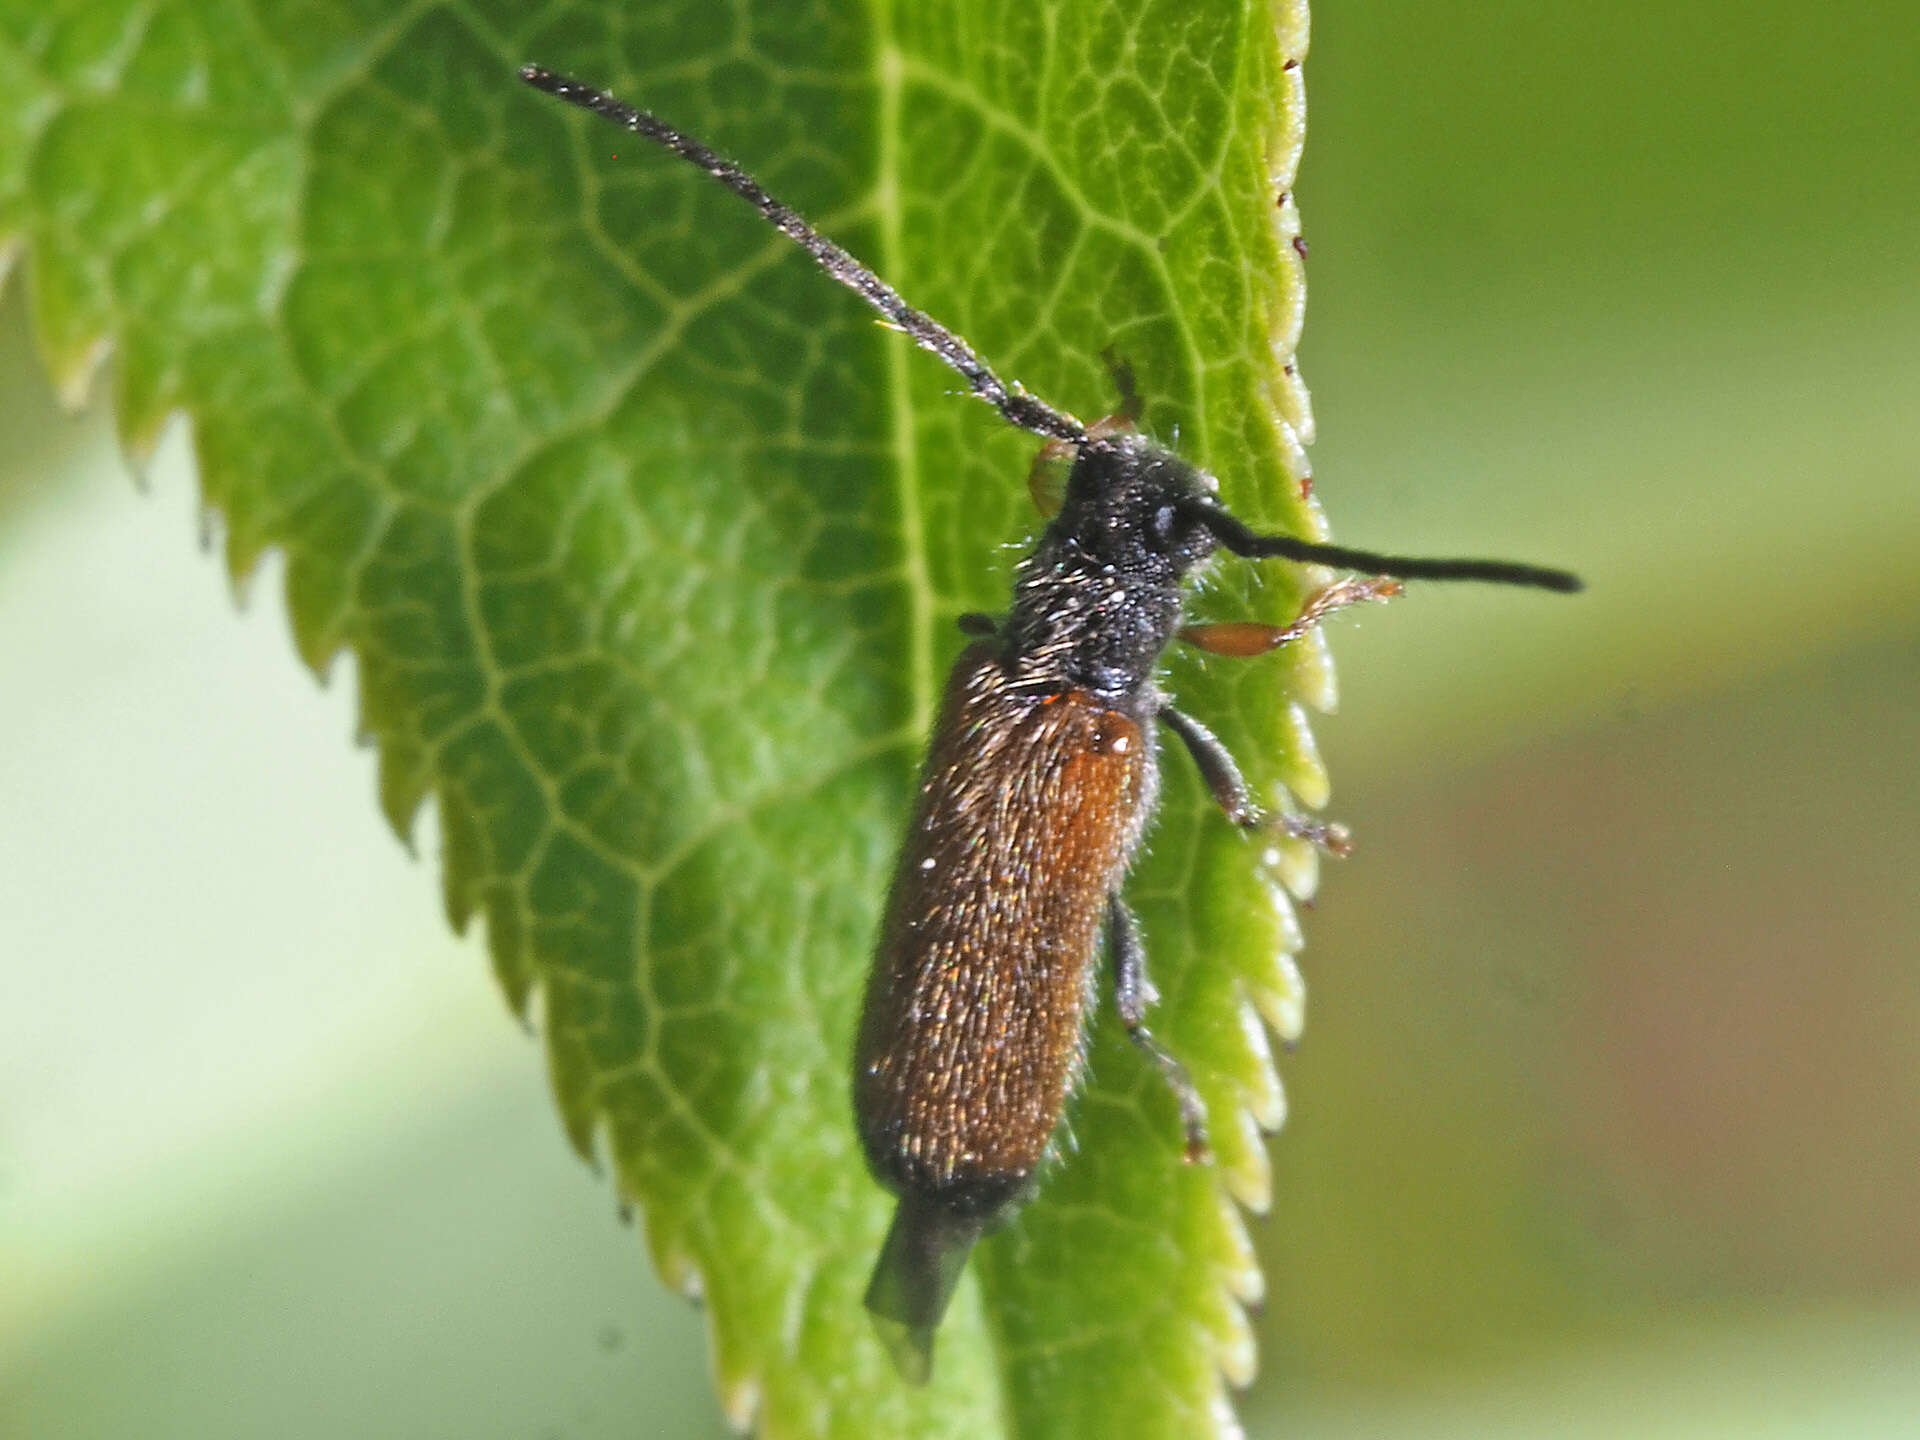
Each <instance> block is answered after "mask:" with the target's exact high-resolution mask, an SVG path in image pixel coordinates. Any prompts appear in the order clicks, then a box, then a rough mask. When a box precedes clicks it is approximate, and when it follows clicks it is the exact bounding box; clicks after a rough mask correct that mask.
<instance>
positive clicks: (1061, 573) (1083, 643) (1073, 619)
mask: <svg viewBox="0 0 1920 1440" xmlns="http://www.w3.org/2000/svg"><path fill="white" fill-rule="evenodd" d="M1212 490H1213V481H1212V478H1211V477H1210V476H1208V475H1206V474H1204V473H1203V472H1201V471H1199V470H1196V469H1195V468H1194V467H1193V466H1191V465H1189V464H1187V463H1186V462H1185V461H1183V460H1181V459H1180V458H1179V457H1178V456H1176V455H1174V454H1173V453H1172V452H1171V451H1169V450H1167V449H1165V448H1163V447H1161V446H1159V445H1156V444H1154V443H1153V442H1152V441H1149V440H1147V439H1145V438H1144V437H1142V436H1138V435H1121V436H1112V437H1107V438H1103V439H1099V440H1092V441H1088V442H1087V443H1086V444H1084V445H1082V446H1081V447H1080V453H1079V454H1078V456H1077V457H1076V458H1075V460H1074V462H1073V470H1072V473H1071V475H1070V476H1069V477H1068V480H1067V494H1066V501H1065V503H1064V504H1063V505H1062V506H1061V509H1060V513H1059V514H1058V515H1057V516H1055V517H1054V519H1053V521H1052V523H1051V524H1049V525H1048V526H1047V529H1046V532H1045V533H1044V534H1042V535H1041V537H1040V543H1039V544H1038V545H1037V546H1035V547H1034V551H1033V553H1032V554H1031V555H1029V556H1028V557H1027V558H1026V559H1025V560H1023V561H1021V562H1020V568H1019V570H1018V571H1017V572H1016V573H1015V576H1014V586H1013V605H1012V608H1011V610H1010V611H1009V613H1008V616H1007V624H1006V628H1005V630H1004V632H1003V635H1004V642H1003V643H1004V645H1005V652H1004V657H1005V663H1006V666H1007V668H1008V670H1009V672H1010V673H1011V674H1012V676H1013V678H1014V680H1015V683H1016V684H1018V685H1020V686H1021V687H1022V688H1025V687H1027V686H1029V685H1030V686H1032V687H1033V689H1034V690H1035V691H1036V693H1046V694H1054V693H1058V692H1060V691H1064V690H1085V691H1088V692H1090V693H1092V694H1094V695H1098V696H1101V697H1104V698H1107V699H1110V700H1112V701H1114V702H1115V703H1116V704H1118V703H1120V702H1123V701H1125V700H1127V699H1129V698H1131V697H1134V696H1136V695H1138V694H1140V693H1141V692H1142V691H1143V690H1144V689H1145V688H1146V687H1148V686H1149V685H1150V683H1151V680H1152V676H1153V668H1154V665H1155V664H1156V663H1157V662H1158V660H1159V658H1160V654H1161V652H1162V651H1163V650H1165V649H1166V648H1167V645H1168V643H1169V642H1170V641H1171V640H1172V639H1173V635H1174V631H1175V630H1176V629H1178V628H1179V625H1180V609H1181V588H1182V586H1183V584H1184V582H1185V581H1186V579H1187V577H1188V576H1189V575H1191V574H1192V573H1193V571H1194V569H1195V568H1196V567H1197V566H1199V565H1200V564H1202V563H1203V562H1204V561H1205V560H1206V559H1207V557H1208V556H1210V555H1211V554H1212V553H1213V550H1214V540H1213V537H1212V536H1211V535H1210V534H1209V533H1208V532H1207V531H1206V529H1205V528H1204V527H1202V526H1201V525H1199V524H1198V523H1197V522H1195V521H1194V520H1193V518H1192V513H1191V508H1190V507H1191V504H1192V502H1193V501H1194V500H1197V499H1205V498H1207V497H1209V496H1210V495H1211V494H1212Z"/></svg>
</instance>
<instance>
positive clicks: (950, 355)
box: [520, 65, 1087, 445]
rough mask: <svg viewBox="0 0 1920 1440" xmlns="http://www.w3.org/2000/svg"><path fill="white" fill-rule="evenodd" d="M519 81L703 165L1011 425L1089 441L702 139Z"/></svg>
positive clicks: (556, 86)
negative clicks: (965, 384) (910, 303)
mask: <svg viewBox="0 0 1920 1440" xmlns="http://www.w3.org/2000/svg"><path fill="white" fill-rule="evenodd" d="M520 78H521V79H522V80H524V81H526V82H527V84H529V85H531V86H533V87H534V89H536V90H544V91H546V92H547V94H549V95H553V96H556V97H557V98H559V99H561V100H565V101H567V102H568V103H569V104H572V105H578V106H579V107H580V108H581V109H583V110H591V111H593V113H594V114H596V115H601V116H604V117H605V118H607V119H608V120H611V121H613V123H614V124H616V125H619V126H621V127H622V128H624V129H627V130H631V131H632V132H633V133H634V134H636V135H639V136H643V137H644V138H646V139H648V140H651V141H653V142H654V143H655V144H657V145H660V146H663V147H665V148H666V149H668V150H671V151H672V152H673V153H674V154H676V155H678V156H679V157H680V158H681V159H682V160H685V161H687V162H688V163H689V164H692V165H697V166H699V167H700V168H701V169H702V170H704V171H706V172H707V174H709V175H711V176H712V177H713V178H714V179H716V180H718V181H719V182H720V183H721V184H722V185H724V186H726V187H727V189H729V190H731V191H732V192H733V193H734V194H736V195H738V196H739V197H740V198H741V199H742V200H745V201H746V202H747V203H748V204H749V205H751V206H753V208H754V209H756V210H758V211H759V212H760V213H761V214H762V215H764V216H766V217H767V219H768V221H770V222H771V223H772V224H773V226H774V228H775V229H777V230H779V231H780V232H781V234H783V235H785V236H786V237H787V238H788V239H790V240H792V241H793V242H794V243H795V244H796V245H798V246H800V248H801V249H803V250H805V251H806V252H807V253H808V254H809V255H811V256H813V258H814V260H815V261H816V262H817V263H818V264H819V266H820V268H821V269H822V270H824V271H826V272H827V274H829V275H831V276H832V277H833V278H834V279H836V280H838V281H839V282H840V283H841V284H842V285H844V286H846V287H847V288H848V289H849V290H851V291H853V292H854V293H855V294H856V295H858V296H859V297H860V298H861V299H862V300H864V301H866V302H867V304H869V305H871V306H872V307H873V308H874V309H876V310H878V311H879V312H880V313H881V314H882V315H884V316H886V318H887V319H888V320H890V321H891V322H892V323H893V324H894V325H895V326H897V327H898V328H899V329H901V330H903V331H905V332H906V334H907V335H908V337H909V338H911V339H912V340H913V342H914V343H915V344H916V345H918V346H920V348H921V349H923V350H931V351H932V352H933V353H934V354H935V355H938V356H939V357H940V358H941V359H942V360H944V361H946V363H947V364H948V365H950V366H952V367H953V369H954V370H956V371H958V372H959V374H960V376H961V378H962V379H964V380H965V381H966V382H967V384H968V385H969V386H971V387H972V389H973V393H974V394H976V395H978V396H979V397H980V398H981V399H982V400H985V401H986V402H987V403H988V404H989V405H991V406H993V408H994V409H996V410H998V411H999V412H1000V413H1001V415H1002V416H1004V417H1005V418H1006V420H1007V423H1008V424H1010V425H1017V426H1019V427H1020V428H1021V429H1022V430H1030V431H1032V432H1033V433H1034V434H1035V435H1044V436H1047V437H1048V438H1049V439H1053V440H1064V441H1066V442H1067V443H1068V444H1069V445H1081V444H1084V443H1085V442H1086V439H1087V430H1086V427H1085V426H1084V425H1082V424H1081V423H1080V422H1079V421H1078V420H1076V419H1074V418H1073V416H1071V415H1068V414H1065V413H1063V412H1062V411H1059V410H1056V409H1054V408H1053V407H1052V406H1051V405H1049V404H1047V403H1046V401H1044V400H1041V399H1039V398H1037V397H1036V396H1033V395H1029V394H1028V393H1027V392H1026V391H1025V390H1023V389H1021V388H1020V386H1019V385H1018V384H1017V383H1016V384H1012V385H1009V384H1007V383H1006V382H1005V381H1004V380H1002V379H1001V378H1000V377H999V376H998V375H996V374H994V373H993V371H992V370H990V369H988V368H987V364H986V362H985V361H983V360H982V359H981V358H980V357H979V356H978V355H976V354H974V353H973V347H972V346H971V345H969V344H967V342H966V341H964V340H962V339H961V338H960V337H959V336H958V335H956V334H954V333H953V332H952V331H951V330H949V329H947V328H946V327H945V326H944V325H942V324H940V322H939V321H937V320H935V319H933V317H932V316H930V315H924V314H922V313H921V312H920V311H918V310H916V309H914V308H913V307H912V306H911V305H909V304H907V302H906V301H905V300H902V299H901V298H900V294H899V292H898V291H896V290H895V289H894V288H893V287H892V286H891V285H889V284H887V282H886V281H884V280H882V279H881V278H880V277H879V276H878V275H876V274H874V273H873V272H872V271H871V270H869V269H867V267H866V266H864V265H862V264H861V263H860V262H859V261H858V260H856V259H854V258H853V256H851V255H849V254H848V253H847V252H846V251H844V250H842V249H841V248H840V247H839V246H838V245H836V244H834V243H833V242H832V241H831V240H829V239H827V237H826V236H824V235H822V234H821V233H820V232H819V231H817V230H815V229H814V228H813V227H812V226H811V225H809V224H807V222H806V221H805V220H802V219H801V218H800V217H799V215H797V214H795V213H794V212H793V211H792V210H789V209H788V208H787V207H786V206H785V205H782V204H781V203H780V202H779V201H778V200H776V199H774V198H773V197H772V196H771V195H769V194H767V192H766V191H765V190H763V189H761V188H760V184H759V182H758V181H756V180H755V179H754V178H753V177H752V176H751V175H749V174H747V172H746V171H744V170H742V169H741V168H740V167H739V166H738V165H736V164H734V163H733V162H732V161H731V160H728V159H726V158H725V157H724V156H720V155H716V154H714V152H713V151H711V150H709V149H708V148H707V147H706V146H704V145H702V144H701V143H700V142H699V141H698V140H695V139H693V138H691V137H690V136H687V135H682V134H681V133H680V132H679V131H678V130H676V129H674V128H673V127H672V126H671V125H668V124H667V123H666V122H664V121H662V120H660V119H658V118H656V117H655V116H652V115H649V114H648V113H647V112H646V111H644V110H636V109H634V108H633V106H631V105H627V104H624V103H622V102H621V101H619V100H616V99H614V98H613V96H611V95H609V94H607V93H606V92H605V91H603V90H595V89H594V88H593V87H592V86H590V85H582V84H581V83H580V82H579V81H578V80H569V79H568V78H567V77H566V76H564V75H556V74H554V73H553V72H552V71H551V70H543V69H541V68H540V67H539V66H538V65H525V66H522V67H521V69H520Z"/></svg>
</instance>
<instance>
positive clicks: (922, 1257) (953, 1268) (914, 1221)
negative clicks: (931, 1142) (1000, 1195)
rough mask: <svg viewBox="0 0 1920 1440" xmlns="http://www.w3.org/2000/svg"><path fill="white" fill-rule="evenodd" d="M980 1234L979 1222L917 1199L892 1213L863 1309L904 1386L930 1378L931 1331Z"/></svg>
mask: <svg viewBox="0 0 1920 1440" xmlns="http://www.w3.org/2000/svg"><path fill="white" fill-rule="evenodd" d="M985 1229H986V1225H985V1223H984V1222H983V1221H981V1220H980V1219H978V1218H975V1217H972V1216H963V1215H956V1214H954V1213H953V1211H952V1210H950V1209H948V1208H947V1207H945V1206H943V1205H941V1204H940V1202H938V1201H937V1200H929V1199H926V1198H925V1197H922V1196H915V1195H907V1196H903V1197H902V1198H901V1201H900V1204H899V1207H898V1208H897V1209H896V1210H895V1211H894V1212H893V1225H892V1226H891V1228H889V1229H888V1231H887V1239H886V1243H885V1244H884V1245H882V1246H881V1247H880V1259H879V1260H878V1261H877V1262H876V1263H875V1264H874V1267H873V1279H872V1281H871V1282H869V1283H868V1285H867V1309H868V1311H869V1312H870V1313H871V1314H872V1315H873V1328H874V1330H875V1331H876V1332H877V1333H878V1334H879V1336H880V1341H881V1343H882V1344H883V1345H885V1346H886V1348H887V1354H888V1355H889V1356H890V1357H892V1360H893V1363H894V1365H895V1367H896V1368H897V1369H898V1370H899V1371H900V1374H901V1377H902V1378H903V1379H905V1380H906V1382H907V1383H908V1384H909V1385H924V1384H925V1383H926V1381H927V1377H928V1376H929V1375H930V1374H932V1373H933V1332H934V1331H935V1330H936V1329H938V1328H939V1325H940V1319H941V1317H942V1316H943V1315H945V1314H946V1313H947V1305H948V1304H949V1303H950V1302H951V1301H952V1299H953V1292H954V1289H955V1288H956V1287H957V1286H958V1285H959V1283H960V1274H961V1272H962V1271H963V1270H965V1269H966V1264H967V1256H968V1255H969V1254H971V1253H972V1251H973V1247H974V1243H975V1242H976V1241H977V1240H979V1238H980V1235H981V1232H982V1231H984V1230H985Z"/></svg>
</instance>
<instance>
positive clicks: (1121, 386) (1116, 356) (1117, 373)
mask: <svg viewBox="0 0 1920 1440" xmlns="http://www.w3.org/2000/svg"><path fill="white" fill-rule="evenodd" d="M1100 359H1101V360H1102V361H1103V362H1104V363H1105V364H1106V367H1107V374H1109V375H1111V376H1112V377H1113V388H1114V389H1115V390H1117V391H1118V392H1119V394H1120V408H1119V409H1118V410H1116V411H1114V412H1113V414H1111V415H1109V416H1108V417H1107V418H1106V419H1105V420H1103V421H1101V422H1099V423H1100V424H1102V425H1106V426H1108V427H1110V428H1109V433H1111V431H1112V430H1117V429H1121V428H1125V429H1128V430H1131V429H1133V427H1134V426H1136V425H1138V424H1139V423H1140V417H1141V415H1143V414H1144V413H1146V408H1147V402H1146V401H1144V400H1142V399H1141V398H1140V388H1139V386H1137V385H1136V384H1134V379H1133V365H1132V364H1131V363H1130V362H1129V361H1128V360H1127V358H1126V356H1124V355H1122V354H1121V353H1120V352H1119V351H1118V350H1116V349H1114V348H1113V346H1111V345H1109V346H1107V348H1106V349H1104V350H1102V351H1101V352H1100ZM1115 421H1124V422H1126V423H1125V425H1124V427H1123V426H1120V425H1115V424H1114V422H1115ZM1087 433H1088V434H1092V433H1093V431H1092V430H1091V429H1090V430H1089V431H1088V432H1087Z"/></svg>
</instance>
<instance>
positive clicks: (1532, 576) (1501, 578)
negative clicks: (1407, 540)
mask: <svg viewBox="0 0 1920 1440" xmlns="http://www.w3.org/2000/svg"><path fill="white" fill-rule="evenodd" d="M1194 515H1195V518H1197V519H1198V520H1199V521H1200V523H1201V524H1202V525H1205V526H1206V527H1207V529H1208V530H1209V531H1211V532H1212V534H1213V537H1214V539H1216V540H1218V541H1219V542H1220V543H1221V544H1222V545H1224V546H1226V547H1227V549H1229V550H1231V551H1232V552H1233V553H1234V554H1236V555H1244V556H1246V557H1247V558H1248V559H1249V560H1264V559H1277V560H1303V561H1307V562H1309V563H1311V564H1316V565H1337V566H1339V567H1340V568H1341V569H1343V570H1359V571H1362V572H1364V573H1365V574H1368V575H1396V576H1399V577H1400V578H1401V579H1404V580H1484V581H1486V582H1488V583H1489V584H1493V585H1530V586H1532V587H1533V588H1535V589H1537V590H1558V591H1560V592H1561V593H1563V594H1572V593H1573V592H1574V591H1577V590H1584V589H1585V588H1586V583H1585V582H1584V581H1583V580H1581V578H1580V577H1579V576H1578V575H1575V574H1573V573H1571V572H1570V571H1566V570H1549V569H1547V568H1546V567H1545V566H1543V565H1521V564H1518V563H1516V562H1515V561H1512V560H1423V559H1420V558H1419V557H1417V556H1412V555H1382V554H1379V553H1377V552H1376V551H1372V550H1350V549H1348V548H1347V547H1346V546H1344V545H1322V544H1320V543H1319V542H1318V541H1314V540H1301V539H1297V538H1296V537H1294V536H1292V535H1257V534H1255V533H1254V532H1253V531H1252V530H1250V529H1249V528H1248V527H1247V526H1246V524H1245V523H1244V522H1243V521H1241V520H1238V519H1236V518H1235V517H1234V516H1232V515H1229V514H1228V513H1227V512H1226V511H1225V510H1223V509H1222V508H1221V507H1220V506H1218V505H1214V504H1202V505H1196V506H1195V507H1194Z"/></svg>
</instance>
